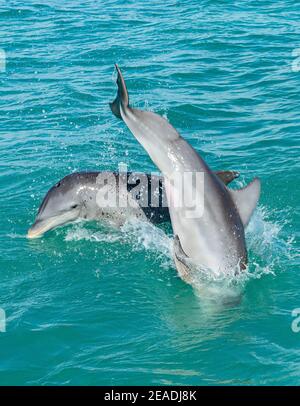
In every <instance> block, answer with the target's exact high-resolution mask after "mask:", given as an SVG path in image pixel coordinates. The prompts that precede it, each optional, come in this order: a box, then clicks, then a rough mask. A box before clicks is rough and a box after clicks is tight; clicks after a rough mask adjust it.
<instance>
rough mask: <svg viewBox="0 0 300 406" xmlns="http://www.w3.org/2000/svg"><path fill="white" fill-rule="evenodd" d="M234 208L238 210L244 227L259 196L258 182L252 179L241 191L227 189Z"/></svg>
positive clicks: (256, 179)
mask: <svg viewBox="0 0 300 406" xmlns="http://www.w3.org/2000/svg"><path fill="white" fill-rule="evenodd" d="M228 190H229V192H230V195H231V197H232V200H233V202H234V204H235V205H236V208H237V209H238V212H239V215H240V217H241V220H242V223H243V224H244V227H246V226H247V224H248V223H249V221H250V218H251V216H252V213H253V212H254V209H255V207H256V205H257V202H258V199H259V195H260V180H259V179H258V178H254V179H253V180H252V181H251V182H250V183H248V185H247V186H245V187H243V188H242V189H237V190H233V189H228Z"/></svg>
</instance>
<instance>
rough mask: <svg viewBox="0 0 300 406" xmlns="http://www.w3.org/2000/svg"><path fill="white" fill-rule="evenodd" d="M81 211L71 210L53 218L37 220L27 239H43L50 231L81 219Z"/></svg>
mask: <svg viewBox="0 0 300 406" xmlns="http://www.w3.org/2000/svg"><path fill="white" fill-rule="evenodd" d="M79 214H80V211H79V210H78V209H76V210H71V211H68V212H64V213H61V214H58V215H56V216H53V217H49V218H47V219H43V220H40V219H38V220H36V221H35V222H34V223H33V225H32V226H31V227H30V228H29V230H28V232H27V238H29V239H34V238H40V237H42V236H43V235H44V234H45V233H46V232H47V231H50V230H52V229H54V228H56V227H59V226H62V225H64V224H67V223H70V222H72V221H74V220H76V219H77V218H78V217H79Z"/></svg>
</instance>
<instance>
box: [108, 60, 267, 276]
mask: <svg viewBox="0 0 300 406" xmlns="http://www.w3.org/2000/svg"><path fill="white" fill-rule="evenodd" d="M116 69H117V73H118V78H117V86H118V93H117V97H116V99H115V100H114V102H112V103H110V107H111V110H112V112H113V113H114V115H115V116H116V117H118V118H120V119H122V120H123V121H124V123H125V124H126V125H127V127H128V128H129V130H130V131H131V132H132V134H133V135H134V137H135V138H136V139H137V140H138V141H139V142H140V144H141V145H142V146H143V147H144V149H145V150H146V152H147V153H148V155H149V156H150V158H151V159H152V161H153V162H154V164H155V165H156V166H157V167H158V169H159V170H160V171H161V173H162V174H163V176H164V178H165V184H166V188H167V189H168V190H167V196H168V205H169V212H170V218H171V223H172V227H173V232H174V235H175V236H176V238H175V244H174V258H175V263H176V267H177V269H178V272H179V274H180V275H181V277H182V278H183V279H185V280H186V281H189V276H190V275H189V276H188V277H187V274H190V273H192V272H194V271H195V270H197V269H199V270H207V271H209V272H211V273H213V274H217V275H220V274H222V275H227V274H231V273H232V271H233V270H234V273H237V272H240V271H241V270H243V269H245V268H246V265H247V249H246V243H245V233H244V228H245V226H246V225H247V224H248V222H249V220H250V217H251V215H252V213H253V211H254V209H255V207H256V204H257V201H258V198H259V195H260V181H259V179H258V178H255V179H254V180H253V181H252V182H251V183H250V184H248V185H247V186H246V187H244V188H242V189H239V190H230V189H228V188H227V187H226V186H225V185H224V183H223V182H221V181H220V179H219V178H218V177H217V176H216V174H215V173H213V172H212V170H211V169H210V168H209V166H208V165H207V163H206V162H205V161H204V160H203V158H201V156H200V155H199V154H198V153H197V152H196V151H195V150H194V149H193V147H192V146H191V145H190V144H189V143H188V142H187V141H186V140H184V139H183V138H182V137H181V136H180V135H179V133H178V132H177V131H176V130H175V129H174V128H173V127H172V126H171V124H169V122H168V121H167V120H166V119H164V118H163V117H161V116H159V115H157V114H155V113H153V112H149V111H141V110H137V109H133V108H131V107H130V105H129V96H128V92H127V88H126V84H125V81H124V78H123V76H122V73H121V71H120V69H119V68H118V66H117V65H116ZM185 173H194V174H197V173H199V174H202V176H203V178H204V186H203V188H201V187H200V188H198V187H195V185H194V182H186V183H185V184H184V193H187V194H188V195H189V196H192V195H195V196H196V197H197V201H198V202H203V210H202V212H201V215H200V211H199V215H198V216H194V217H193V218H191V217H190V216H189V215H187V210H186V209H187V208H186V207H185V206H184V205H181V206H180V205H176V204H174V203H173V202H174V201H175V200H176V198H178V199H179V200H177V201H180V199H181V198H182V196H181V195H180V194H182V193H181V191H180V190H179V188H177V187H175V186H174V180H175V181H176V180H178V179H179V178H181V179H182V177H183V175H184V174H185ZM179 180H180V179H179Z"/></svg>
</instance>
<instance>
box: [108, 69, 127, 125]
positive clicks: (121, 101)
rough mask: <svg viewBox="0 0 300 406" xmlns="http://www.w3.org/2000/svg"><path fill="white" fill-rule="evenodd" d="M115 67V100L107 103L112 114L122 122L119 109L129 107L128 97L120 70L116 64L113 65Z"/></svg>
mask: <svg viewBox="0 0 300 406" xmlns="http://www.w3.org/2000/svg"><path fill="white" fill-rule="evenodd" d="M115 66H116V69H117V72H118V78H117V86H118V93H117V97H116V98H115V100H114V101H113V102H112V103H109V106H110V108H111V111H112V112H113V114H114V115H115V116H116V117H118V118H120V119H121V120H122V116H121V111H120V108H122V107H123V108H124V107H125V108H126V107H128V106H129V96H128V92H127V88H126V84H125V81H124V78H123V75H122V73H121V70H120V68H119V67H118V65H117V64H115Z"/></svg>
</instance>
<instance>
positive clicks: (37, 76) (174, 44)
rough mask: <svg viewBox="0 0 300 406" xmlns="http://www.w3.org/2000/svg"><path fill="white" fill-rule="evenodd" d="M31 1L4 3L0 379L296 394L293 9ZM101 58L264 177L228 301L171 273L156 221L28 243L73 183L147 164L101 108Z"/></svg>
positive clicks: (199, 144) (189, 132)
mask: <svg viewBox="0 0 300 406" xmlns="http://www.w3.org/2000/svg"><path fill="white" fill-rule="evenodd" d="M26 3H27V5H26V6H25V5H24V4H23V2H17V1H5V2H1V7H0V48H1V49H2V50H4V51H5V53H6V70H5V72H4V64H3V61H2V72H0V90H1V97H0V119H1V127H0V140H1V141H0V166H1V173H0V196H1V218H0V242H1V244H0V264H1V267H0V272H1V273H0V276H1V279H0V307H1V308H2V309H3V310H4V311H5V312H6V332H5V333H4V332H2V333H0V384H10V385H11V384H21V385H23V384H26V385H28V384H31V385H32V384H33V385H40V384H42V385H46V384H59V385H63V384H80V385H87V384H88V385H94V384H123V385H124V384H197V385H198V384H199V385H206V384H271V385H273V384H285V385H286V384H299V383H300V333H295V332H293V331H292V329H291V324H292V321H293V317H292V314H291V312H292V310H293V309H294V308H300V290H299V285H300V274H299V257H297V252H298V251H297V250H298V249H299V242H298V243H297V237H298V236H299V209H298V203H299V186H300V181H299V132H300V117H299V106H300V93H299V86H300V66H299V65H300V64H299V65H298V60H297V55H300V51H299V53H297V52H298V51H297V50H296V51H295V49H297V48H300V37H299V33H300V23H299V21H300V18H299V17H300V12H299V5H298V4H297V2H294V1H291V0H287V1H284V2H283V1H276V2H274V1H266V0H263V1H261V2H258V1H243V2H242V1H209V0H207V1H199V0H194V1H192V0H191V1H189V2H183V1H173V0H165V1H163V2H161V1H156V0H153V1H147V2H146V1H141V0H140V1H126V2H125V1H121V0H102V1H100V0H99V1H91V0H89V1H87V0H85V1H83V0H82V1H75V0H74V1H65V2H62V1H56V0H52V1H50V0H46V1H43V2H37V1H27V2H26ZM2 54H3V52H2ZM114 62H118V63H119V64H120V66H121V68H123V72H124V75H125V77H126V79H127V84H128V87H129V89H130V94H131V100H132V102H133V103H134V105H135V106H139V107H140V108H147V109H151V110H153V111H156V112H158V113H160V114H163V115H165V116H166V117H167V118H168V120H169V121H170V122H171V123H172V124H173V125H174V126H175V127H176V128H177V129H178V130H179V131H180V132H181V134H182V135H183V136H184V137H185V138H186V139H187V140H189V142H190V143H191V144H192V145H193V146H194V147H195V148H196V149H197V150H198V151H201V153H202V156H203V157H204V158H205V159H206V161H207V162H208V163H209V165H211V167H212V168H214V169H235V170H239V171H240V172H241V178H240V179H239V181H238V182H237V181H235V186H239V185H243V184H246V183H247V182H249V181H250V180H251V179H252V178H253V177H254V176H259V177H260V178H261V180H262V196H261V199H260V203H259V207H258V209H257V211H256V213H255V215H254V217H253V219H252V221H251V223H250V225H249V228H248V230H247V241H248V246H249V255H250V269H249V272H250V275H249V276H248V277H247V280H246V281H245V282H244V285H243V297H242V301H241V303H240V304H238V305H236V306H233V307H224V306H222V305H220V304H216V303H215V304H212V303H207V302H205V301H203V299H202V298H201V297H200V298H199V295H197V294H196V292H195V291H194V290H193V289H192V287H191V286H189V285H187V284H185V283H184V282H183V281H182V280H181V279H179V277H178V275H177V272H176V269H175V268H174V265H173V261H172V258H171V248H170V247H171V241H172V240H171V234H170V228H169V227H167V226H162V227H160V228H157V227H154V226H151V225H147V224H142V223H134V222H129V223H127V224H125V226H123V227H122V228H121V230H117V229H110V228H107V227H105V226H103V225H101V224H97V223H84V224H80V223H79V224H73V225H69V226H66V227H63V228H60V229H57V230H54V231H52V232H49V233H48V234H46V235H45V236H44V237H43V238H42V239H40V240H32V241H29V240H27V239H26V238H25V235H26V232H27V229H28V227H29V226H30V225H31V224H32V222H33V220H34V217H35V214H36V210H37V208H38V206H39V204H40V202H41V199H42V198H43V196H44V194H45V193H46V191H47V190H48V189H49V188H50V187H51V186H52V185H53V184H54V183H55V182H56V181H57V180H59V179H60V178H61V177H63V176H65V175H67V174H68V173H70V172H74V171H78V170H101V169H110V170H115V169H117V166H118V163H119V162H123V163H126V164H127V165H128V167H129V169H130V170H142V171H152V170H155V167H154V165H153V164H152V162H151V161H150V159H149V158H148V156H147V155H146V153H145V152H144V150H143V149H142V147H141V146H140V145H139V144H138V143H137V141H136V140H135V139H134V138H133V136H132V135H131V133H130V132H129V131H128V130H127V128H125V126H124V124H123V123H122V122H119V121H117V120H116V119H115V118H114V117H113V116H112V114H111V112H110V110H109V107H108V102H109V101H110V100H112V99H113V97H114V95H115V91H116V87H115V83H114V80H115V74H114V72H113V64H114ZM298 68H299V69H298Z"/></svg>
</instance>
